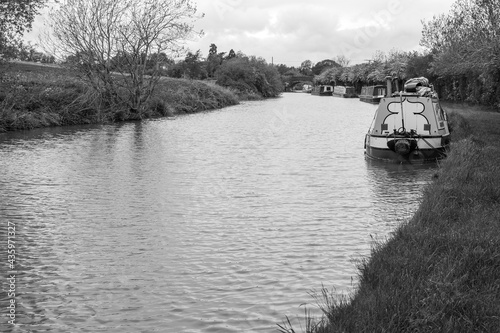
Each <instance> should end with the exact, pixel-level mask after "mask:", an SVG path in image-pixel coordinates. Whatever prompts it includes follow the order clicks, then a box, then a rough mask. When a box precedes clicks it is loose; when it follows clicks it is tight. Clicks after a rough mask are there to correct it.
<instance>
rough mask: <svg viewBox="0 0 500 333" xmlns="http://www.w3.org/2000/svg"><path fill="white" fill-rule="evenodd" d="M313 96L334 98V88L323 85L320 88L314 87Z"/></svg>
mask: <svg viewBox="0 0 500 333" xmlns="http://www.w3.org/2000/svg"><path fill="white" fill-rule="evenodd" d="M311 94H312V95H316V96H332V94H333V86H331V85H328V84H321V85H319V86H314V87H313V88H312V91H311Z"/></svg>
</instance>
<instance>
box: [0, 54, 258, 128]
mask: <svg viewBox="0 0 500 333" xmlns="http://www.w3.org/2000/svg"><path fill="white" fill-rule="evenodd" d="M0 80H1V82H0V83H1V85H0V132H5V131H16V130H26V129H33V128H41V127H52V126H64V125H82V124H102V123H112V122H117V121H127V120H139V119H149V118H158V117H170V116H175V115H178V114H184V113H194V112H200V111H207V110H213V109H219V108H223V107H226V106H231V105H236V104H238V103H239V100H240V99H241V97H240V96H238V95H237V94H236V93H235V92H233V91H231V90H229V89H226V88H223V87H221V86H218V85H216V84H215V83H212V82H208V81H197V80H187V79H174V78H162V79H161V80H160V81H159V82H158V85H157V87H156V89H155V90H154V92H153V95H152V96H151V98H150V99H149V100H148V101H147V103H146V105H145V107H144V110H142V111H141V113H140V115H138V114H137V112H130V110H127V109H126V108H122V109H120V108H119V107H113V108H110V107H109V106H106V105H105V103H104V102H103V99H102V97H101V96H99V94H97V93H96V92H95V91H94V90H93V89H91V88H90V87H88V86H86V85H85V83H84V82H83V81H81V80H80V79H78V78H77V77H76V75H75V74H74V73H72V72H70V71H69V70H68V69H65V68H62V67H56V66H49V65H42V64H36V63H34V64H32V63H9V64H4V65H2V68H0ZM249 97H251V96H249Z"/></svg>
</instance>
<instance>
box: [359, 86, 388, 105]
mask: <svg viewBox="0 0 500 333" xmlns="http://www.w3.org/2000/svg"><path fill="white" fill-rule="evenodd" d="M385 90H386V87H385V86H383V85H376V86H366V87H362V88H361V94H359V100H360V101H361V102H367V103H372V104H378V103H379V102H380V99H382V97H385V94H386V91H385Z"/></svg>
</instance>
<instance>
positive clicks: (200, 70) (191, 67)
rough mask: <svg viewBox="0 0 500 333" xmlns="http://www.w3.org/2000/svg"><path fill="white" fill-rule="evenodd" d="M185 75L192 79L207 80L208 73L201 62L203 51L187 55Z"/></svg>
mask: <svg viewBox="0 0 500 333" xmlns="http://www.w3.org/2000/svg"><path fill="white" fill-rule="evenodd" d="M184 62H185V72H184V74H185V75H186V76H187V77H189V78H190V79H205V78H206V77H207V72H206V70H205V68H204V67H203V65H202V62H201V51H200V50H198V51H196V52H195V53H192V52H188V54H187V55H186V59H185V60H184Z"/></svg>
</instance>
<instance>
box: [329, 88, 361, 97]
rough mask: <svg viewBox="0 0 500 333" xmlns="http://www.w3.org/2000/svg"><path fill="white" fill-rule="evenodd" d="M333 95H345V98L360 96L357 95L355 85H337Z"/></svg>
mask: <svg viewBox="0 0 500 333" xmlns="http://www.w3.org/2000/svg"><path fill="white" fill-rule="evenodd" d="M333 96H334V97H344V98H353V97H358V95H356V91H355V89H354V87H345V86H335V87H334V88H333Z"/></svg>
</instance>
